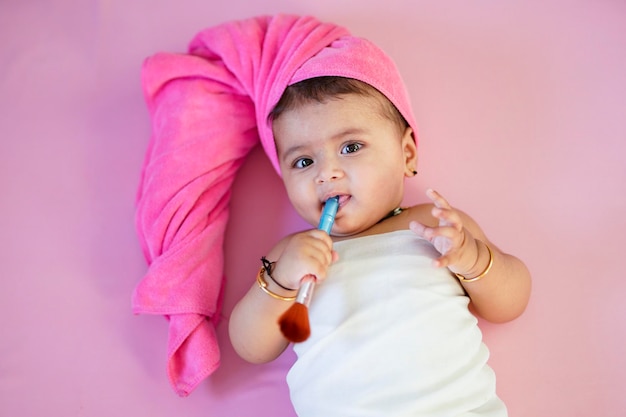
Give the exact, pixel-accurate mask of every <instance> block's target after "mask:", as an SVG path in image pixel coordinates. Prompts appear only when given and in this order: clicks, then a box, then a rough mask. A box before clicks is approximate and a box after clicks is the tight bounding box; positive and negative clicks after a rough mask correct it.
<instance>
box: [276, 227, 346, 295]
mask: <svg viewBox="0 0 626 417" xmlns="http://www.w3.org/2000/svg"><path fill="white" fill-rule="evenodd" d="M336 258H337V254H336V252H334V251H333V241H332V239H331V238H330V236H328V234H327V233H326V232H324V231H322V230H318V229H312V230H308V231H305V232H301V233H297V234H295V235H293V236H292V237H291V238H290V239H289V242H288V243H287V245H286V246H285V248H284V250H283V252H282V254H281V255H280V257H279V258H278V260H276V264H275V265H274V268H273V272H272V276H273V277H274V279H275V280H277V281H278V282H279V283H280V284H281V285H283V286H285V287H287V288H293V289H296V288H300V284H301V280H302V278H304V277H305V276H307V275H314V276H315V278H316V279H317V281H318V282H319V281H322V280H324V279H325V278H326V271H327V270H328V267H329V266H330V264H331V263H332V262H333V261H335V260H336Z"/></svg>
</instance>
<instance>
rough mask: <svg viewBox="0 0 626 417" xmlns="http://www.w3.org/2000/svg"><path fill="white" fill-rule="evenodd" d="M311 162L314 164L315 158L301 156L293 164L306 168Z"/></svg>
mask: <svg viewBox="0 0 626 417" xmlns="http://www.w3.org/2000/svg"><path fill="white" fill-rule="evenodd" d="M311 164H313V160H312V159H311V158H300V159H296V161H295V162H294V163H293V165H292V166H293V167H294V168H306V167H308V166H309V165H311Z"/></svg>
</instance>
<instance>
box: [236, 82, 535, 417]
mask: <svg viewBox="0 0 626 417" xmlns="http://www.w3.org/2000/svg"><path fill="white" fill-rule="evenodd" d="M269 117H270V120H271V121H272V128H273V133H274V138H275V143H276V150H277V158H278V162H279V164H280V172H281V174H282V179H283V182H284V185H285V188H286V191H287V194H288V196H289V200H290V201H291V203H292V205H293V207H294V208H295V210H296V211H297V212H298V214H299V215H300V216H302V218H303V219H305V220H306V221H307V222H308V223H309V224H311V225H312V226H315V225H317V223H318V221H319V217H320V214H321V212H322V209H323V205H324V202H325V201H326V200H327V199H328V198H330V197H333V196H339V210H338V212H337V216H336V219H335V223H334V226H333V228H332V231H331V235H330V236H329V235H327V234H326V233H324V232H322V231H320V230H317V229H311V230H307V231H304V232H300V233H295V234H292V235H289V236H287V237H285V238H284V239H282V240H281V241H280V242H278V243H277V244H276V246H274V248H273V249H272V250H270V252H269V253H268V254H267V255H266V257H265V258H266V259H267V260H268V262H271V264H269V263H267V264H266V267H264V268H261V270H260V272H259V273H260V274H261V276H260V277H258V278H259V279H258V282H261V283H264V287H265V289H266V290H267V291H262V288H260V287H259V285H257V282H256V281H255V284H253V285H252V287H251V288H250V290H249V291H248V293H247V294H246V295H245V296H244V297H243V299H242V300H241V301H240V302H239V303H238V304H237V306H236V307H235V309H234V311H233V313H232V316H231V319H230V336H231V340H232V343H233V346H234V347H235V349H236V351H237V352H238V354H239V355H240V356H241V357H243V358H244V359H246V360H248V361H250V362H254V363H264V362H268V361H271V360H273V359H275V358H276V357H277V356H279V355H280V354H281V353H282V352H283V351H284V350H285V349H286V348H287V346H288V345H289V341H288V340H287V339H285V337H284V336H283V334H282V333H281V331H280V329H279V326H278V324H277V321H278V319H279V317H280V316H281V315H282V314H283V313H284V312H285V311H286V310H287V309H288V308H289V307H290V305H291V302H289V301H290V300H292V299H293V297H294V295H295V293H296V291H297V289H298V287H299V285H300V280H301V279H302V277H304V276H306V275H309V274H310V275H314V276H315V277H316V278H317V286H316V292H315V297H314V298H313V300H312V302H311V306H310V311H309V312H310V323H311V337H310V339H308V340H307V341H306V342H304V343H301V344H296V345H294V349H295V351H296V353H297V355H298V359H297V361H296V363H295V364H294V365H293V367H292V369H291V370H290V372H289V375H288V383H289V387H290V393H291V398H292V401H293V403H294V407H295V409H296V412H297V413H298V415H299V416H322V415H324V416H331V415H337V416H361V415H376V416H382V415H384V416H407V415H411V416H415V415H419V416H422V415H423V416H430V417H432V416H469V415H472V416H476V415H481V416H504V415H506V408H505V406H504V405H503V403H502V402H501V401H500V400H499V399H498V397H497V396H496V393H495V378H494V375H493V372H492V371H491V369H490V368H489V367H488V366H487V364H486V362H487V358H488V351H487V349H486V347H485V346H484V344H483V343H482V341H481V334H480V331H479V329H478V327H477V319H476V318H475V317H474V316H473V315H472V313H471V312H470V309H471V310H472V311H474V312H475V314H477V315H479V316H481V317H483V318H485V319H487V320H489V321H493V322H505V321H508V320H512V319H514V318H516V317H517V316H519V315H520V314H521V313H522V312H523V311H524V309H525V307H526V304H527V302H528V298H529V293H530V275H529V273H528V270H527V269H526V267H525V266H524V264H523V263H522V262H521V261H520V260H519V259H517V258H515V257H514V256H511V255H509V254H505V253H503V252H502V251H500V250H499V249H498V248H497V247H496V246H495V245H494V244H493V243H492V242H490V241H489V240H488V239H487V237H486V236H485V234H484V233H483V231H482V230H481V228H480V227H479V226H478V225H477V224H476V222H474V221H473V220H472V219H471V218H470V217H469V216H468V215H467V214H465V213H463V212H462V211H460V210H458V209H455V208H453V207H451V206H450V204H449V203H448V202H447V201H446V200H445V199H444V198H443V197H442V196H441V195H440V194H438V193H437V192H435V191H433V190H428V191H427V192H426V193H427V196H428V197H429V198H430V199H431V200H432V204H421V205H417V206H413V207H402V206H401V205H400V204H401V201H402V199H403V195H404V185H405V179H406V178H410V177H412V176H414V175H415V174H416V167H417V146H416V142H415V139H414V132H413V129H412V127H411V126H409V124H408V123H407V122H406V120H405V119H404V118H403V116H402V115H401V114H400V113H399V111H398V110H397V108H396V107H395V106H394V104H393V103H392V102H391V101H389V100H388V99H387V98H386V97H385V96H384V95H383V94H382V93H380V92H379V91H378V90H377V89H375V88H374V87H373V86H370V85H368V84H366V83H364V82H361V81H357V80H354V79H350V78H344V77H315V78H311V79H307V80H303V81H300V82H298V83H295V84H293V85H291V86H289V87H288V88H287V89H286V91H285V93H284V94H283V96H282V98H281V99H280V101H279V102H278V104H277V105H276V106H275V107H274V109H273V110H272V112H271V113H270V115H269ZM468 304H469V308H468Z"/></svg>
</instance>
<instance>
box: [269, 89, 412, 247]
mask: <svg viewBox="0 0 626 417" xmlns="http://www.w3.org/2000/svg"><path fill="white" fill-rule="evenodd" d="M273 131H274V138H275V141H276V148H277V152H278V160H279V164H280V169H281V173H282V177H283V182H284V184H285V187H286V190H287V194H288V196H289V199H290V200H291V203H292V204H293V206H294V208H295V209H296V211H297V212H298V213H299V214H300V216H302V218H303V219H305V220H306V221H307V222H308V223H309V224H311V225H312V226H317V223H318V221H319V217H320V214H321V212H322V208H323V204H324V202H325V201H326V199H328V198H330V197H332V196H335V195H339V196H340V200H339V204H340V205H339V211H338V213H337V217H336V219H335V224H334V226H333V230H332V234H333V235H336V236H350V235H353V234H356V233H360V232H363V231H365V230H367V229H368V228H370V227H371V226H373V225H374V224H376V223H377V222H378V221H379V220H380V219H381V218H383V217H384V216H385V215H386V214H387V213H389V212H390V211H391V210H393V209H394V208H395V207H397V206H398V205H399V204H400V202H401V201H402V196H403V192H404V178H405V175H407V174H408V173H410V172H411V171H412V169H414V167H415V163H416V149H415V143H414V141H413V139H412V137H411V129H410V128H407V129H406V130H405V131H404V132H400V131H399V129H398V127H397V126H396V125H395V124H394V123H393V122H391V120H389V119H388V118H386V117H384V116H383V113H382V110H381V103H380V102H379V101H378V100H377V99H375V98H373V97H368V96H361V95H356V94H349V95H344V96H341V98H337V99H330V100H327V101H326V102H325V103H317V102H311V103H307V104H304V105H302V106H301V107H299V108H296V109H292V110H288V111H286V112H284V113H283V114H281V116H280V117H279V118H278V119H277V120H275V121H274V123H273Z"/></svg>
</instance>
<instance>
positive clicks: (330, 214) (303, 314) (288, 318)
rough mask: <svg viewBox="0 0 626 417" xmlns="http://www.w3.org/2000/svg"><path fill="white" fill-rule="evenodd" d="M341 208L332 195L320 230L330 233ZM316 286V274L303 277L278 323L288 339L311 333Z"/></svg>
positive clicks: (323, 214)
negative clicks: (311, 316)
mask: <svg viewBox="0 0 626 417" xmlns="http://www.w3.org/2000/svg"><path fill="white" fill-rule="evenodd" d="M338 208H339V197H338V196H337V197H331V198H329V199H328V200H326V203H324V210H323V211H322V217H321V218H320V223H319V225H318V226H317V228H318V229H319V230H323V231H325V232H326V233H328V234H330V229H332V227H333V223H334V222H335V215H336V214H337V209H338ZM314 288H315V276H314V275H307V276H305V277H304V278H302V284H301V285H300V288H299V289H298V294H296V300H295V301H294V303H293V305H292V306H291V307H289V310H287V311H285V312H284V313H283V315H282V316H280V319H278V323H279V324H280V330H281V332H283V335H284V336H285V338H286V339H287V340H289V341H290V342H294V343H300V342H304V341H305V340H307V339H308V338H309V336H310V335H311V326H310V324H309V303H310V302H311V298H312V297H313V289H314Z"/></svg>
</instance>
